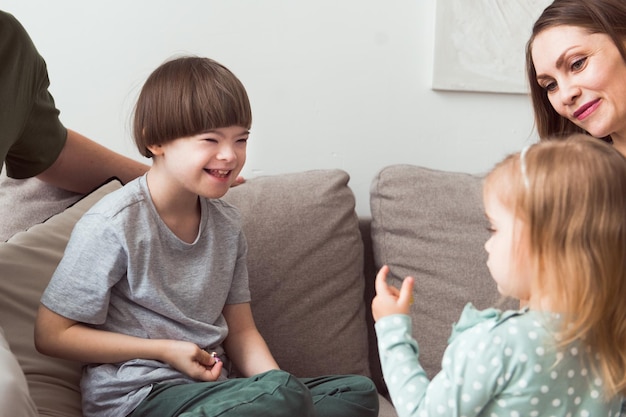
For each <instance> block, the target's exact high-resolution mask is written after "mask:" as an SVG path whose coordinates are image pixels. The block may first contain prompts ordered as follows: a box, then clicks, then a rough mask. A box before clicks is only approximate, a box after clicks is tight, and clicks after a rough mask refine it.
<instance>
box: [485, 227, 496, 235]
mask: <svg viewBox="0 0 626 417" xmlns="http://www.w3.org/2000/svg"><path fill="white" fill-rule="evenodd" d="M487 231H488V232H489V233H491V234H494V233H495V232H496V228H495V227H492V226H489V227H487Z"/></svg>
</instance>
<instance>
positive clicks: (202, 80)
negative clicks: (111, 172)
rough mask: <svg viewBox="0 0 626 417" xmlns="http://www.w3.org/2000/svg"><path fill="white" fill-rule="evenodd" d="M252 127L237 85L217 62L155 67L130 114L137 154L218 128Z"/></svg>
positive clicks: (198, 59) (175, 62)
mask: <svg viewBox="0 0 626 417" xmlns="http://www.w3.org/2000/svg"><path fill="white" fill-rule="evenodd" d="M251 125H252V110H251V108H250V101H249V99H248V94H247V93H246V89H245V88H244V86H243V84H242V83H241V81H239V79H238V78H237V77H236V76H235V75H234V74H233V73H232V72H231V71H230V70H229V69H228V68H226V67H224V66H223V65H221V64H219V63H218V62H216V61H214V60H212V59H209V58H201V57H181V58H177V59H174V60H171V61H168V62H165V63H164V64H162V65H161V66H159V67H158V68H157V69H156V70H154V72H152V74H150V76H149V77H148V79H147V80H146V82H145V84H144V86H143V88H142V89H141V92H140V94H139V98H138V100H137V104H136V106H135V111H134V119H133V136H134V138H135V144H136V145H137V148H138V149H139V152H140V153H141V154H142V155H143V156H145V157H147V158H151V157H152V156H153V155H152V153H151V152H150V150H149V149H148V147H149V146H152V145H162V144H164V143H167V142H170V141H172V140H174V139H177V138H182V137H188V136H192V135H197V134H199V133H202V132H205V131H208V130H211V129H217V128H220V127H229V126H242V127H245V128H247V129H249V128H250V126H251Z"/></svg>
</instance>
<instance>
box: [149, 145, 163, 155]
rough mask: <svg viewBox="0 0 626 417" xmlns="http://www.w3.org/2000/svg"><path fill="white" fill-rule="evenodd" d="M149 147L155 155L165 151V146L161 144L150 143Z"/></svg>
mask: <svg viewBox="0 0 626 417" xmlns="http://www.w3.org/2000/svg"><path fill="white" fill-rule="evenodd" d="M147 148H148V150H149V151H150V153H151V154H152V155H153V156H157V155H161V154H162V153H163V146H161V145H148V146H147Z"/></svg>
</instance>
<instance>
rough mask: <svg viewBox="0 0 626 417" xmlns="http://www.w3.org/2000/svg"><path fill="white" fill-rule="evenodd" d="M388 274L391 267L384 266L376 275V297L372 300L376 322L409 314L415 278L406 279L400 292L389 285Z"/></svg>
mask: <svg viewBox="0 0 626 417" xmlns="http://www.w3.org/2000/svg"><path fill="white" fill-rule="evenodd" d="M388 273H389V267H388V266H387V265H384V266H383V267H382V268H380V271H378V274H377V275H376V297H374V299H373V300H372V315H373V316H374V320H376V321H378V320H379V319H380V318H382V317H385V316H390V315H392V314H409V306H410V305H411V301H412V293H413V283H414V281H415V280H414V279H413V277H406V278H405V279H404V281H403V282H402V288H401V289H400V290H399V291H398V289H397V288H395V287H391V286H389V285H387V274H388Z"/></svg>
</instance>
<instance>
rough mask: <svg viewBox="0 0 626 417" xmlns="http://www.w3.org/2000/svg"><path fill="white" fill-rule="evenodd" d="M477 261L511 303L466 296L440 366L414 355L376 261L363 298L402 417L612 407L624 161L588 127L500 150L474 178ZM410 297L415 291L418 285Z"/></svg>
mask: <svg viewBox="0 0 626 417" xmlns="http://www.w3.org/2000/svg"><path fill="white" fill-rule="evenodd" d="M483 190H484V191H483V196H484V205H485V213H486V215H487V218H488V220H489V222H490V225H491V226H490V231H491V237H490V238H489V240H488V241H487V242H486V243H485V249H486V251H487V253H488V255H489V257H488V261H487V266H488V267H489V271H490V272H491V275H492V277H493V279H494V281H495V282H496V284H497V287H498V291H499V292H500V293H501V294H502V295H503V296H507V297H513V298H516V299H519V300H523V302H524V303H523V304H524V307H523V308H522V309H520V310H512V311H500V310H496V309H493V308H492V309H487V310H483V311H478V310H476V309H475V308H473V307H472V306H471V305H468V306H466V308H465V310H464V311H463V313H462V315H461V318H460V319H459V321H458V322H457V323H456V325H455V326H454V329H453V332H452V335H451V337H450V339H449V344H448V347H447V349H446V351H445V353H444V356H443V360H442V364H441V372H440V373H438V374H437V375H436V376H435V377H434V378H433V379H432V380H428V378H427V376H426V373H425V371H424V369H423V368H422V366H421V365H420V363H419V347H418V344H417V342H416V341H415V340H414V339H413V338H412V336H411V319H410V316H409V315H408V311H409V304H410V300H411V291H412V287H413V282H414V279H413V278H412V277H407V278H406V279H405V280H404V282H403V285H402V288H401V289H400V290H397V289H395V288H393V287H390V286H388V285H387V283H386V276H387V273H388V271H389V269H388V267H386V266H384V267H383V268H382V269H381V271H380V272H379V274H378V276H377V279H376V292H377V295H376V297H375V298H374V300H373V302H372V312H373V315H374V319H375V320H376V324H375V327H376V333H377V335H378V344H379V350H380V359H381V363H382V370H383V375H384V377H385V381H386V383H387V386H388V388H389V393H390V395H391V399H392V401H393V403H394V405H395V407H396V411H397V412H398V415H399V416H400V417H409V416H411V417H421V416H465V417H470V416H476V417H511V416H513V417H539V416H554V417H568V416H579V417H596V416H609V417H618V416H619V415H620V406H621V404H622V401H623V398H624V395H625V394H626V351H625V350H624V349H625V347H626V303H624V300H625V299H626V267H625V262H624V253H626V216H625V215H624V214H625V213H626V159H625V158H624V156H622V155H621V154H620V153H619V152H618V151H617V150H616V149H615V148H614V147H612V146H610V145H609V144H607V143H605V142H602V141H599V140H597V139H594V138H592V137H590V136H587V135H582V134H576V135H574V136H573V137H571V138H569V139H567V140H560V141H556V140H555V141H543V142H540V143H538V144H535V145H533V146H532V147H530V148H526V149H524V150H523V151H522V152H520V153H515V154H513V155H510V156H509V157H507V158H506V159H505V160H504V161H503V162H501V163H500V164H498V165H497V166H496V167H495V168H494V170H493V171H492V172H491V173H489V175H488V176H487V177H486V179H485V184H484V188H483ZM416 295H417V296H416V302H419V298H418V297H419V291H417V294H416Z"/></svg>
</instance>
